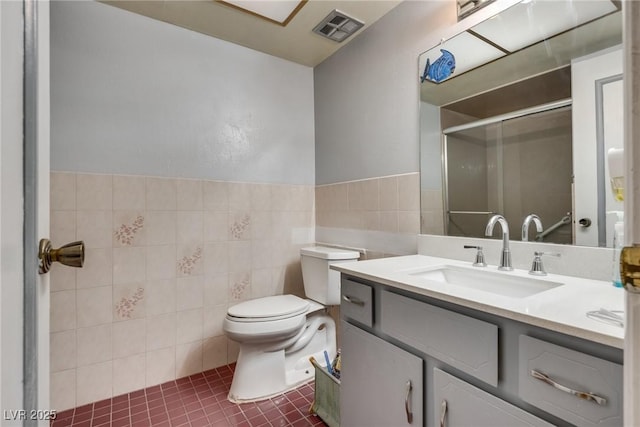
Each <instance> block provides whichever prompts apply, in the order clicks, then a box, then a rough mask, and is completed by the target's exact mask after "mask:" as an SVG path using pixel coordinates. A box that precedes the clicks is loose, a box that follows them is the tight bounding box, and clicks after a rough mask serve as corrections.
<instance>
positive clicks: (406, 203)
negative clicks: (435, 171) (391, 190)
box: [398, 173, 420, 211]
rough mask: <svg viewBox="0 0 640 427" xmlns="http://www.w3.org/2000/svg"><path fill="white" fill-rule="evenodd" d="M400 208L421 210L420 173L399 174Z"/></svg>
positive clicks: (403, 209)
mask: <svg viewBox="0 0 640 427" xmlns="http://www.w3.org/2000/svg"><path fill="white" fill-rule="evenodd" d="M398 209H399V210H401V211H419V210H420V174H418V173H414V174H408V175H400V176H398Z"/></svg>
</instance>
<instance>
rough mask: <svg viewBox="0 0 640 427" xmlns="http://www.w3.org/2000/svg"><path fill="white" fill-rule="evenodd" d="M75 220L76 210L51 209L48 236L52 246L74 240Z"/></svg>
mask: <svg viewBox="0 0 640 427" xmlns="http://www.w3.org/2000/svg"><path fill="white" fill-rule="evenodd" d="M76 221H77V214H76V211H51V217H50V230H49V236H50V240H51V243H52V245H53V247H55V248H57V247H59V246H62V245H66V244H67V243H70V242H73V241H75V240H76ZM81 239H83V238H81Z"/></svg>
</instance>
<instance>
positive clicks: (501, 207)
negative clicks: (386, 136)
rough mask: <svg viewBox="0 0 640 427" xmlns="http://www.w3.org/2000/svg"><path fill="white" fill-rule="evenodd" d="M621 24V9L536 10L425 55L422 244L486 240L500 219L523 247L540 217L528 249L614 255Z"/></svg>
mask: <svg viewBox="0 0 640 427" xmlns="http://www.w3.org/2000/svg"><path fill="white" fill-rule="evenodd" d="M550 7H551V8H552V9H553V10H555V11H556V12H557V11H558V10H560V9H562V10H563V13H562V14H558V13H556V12H553V13H550V12H549V8H550ZM551 16H554V17H558V18H560V17H563V18H567V19H557V20H556V19H550V18H549V17H551ZM621 21H622V19H621V12H620V10H619V7H618V5H617V4H616V3H614V2H611V1H609V0H593V1H578V2H576V1H571V0H567V1H564V0H558V1H545V0H531V1H528V2H522V3H518V4H516V5H514V6H512V7H510V8H509V9H506V10H505V11H503V12H501V13H500V14H498V15H496V16H494V17H492V18H490V19H488V20H486V21H484V22H482V23H480V24H477V25H476V26H474V27H472V28H471V29H469V30H467V31H465V32H464V33H462V34H459V35H456V36H455V37H452V38H451V39H449V40H445V41H443V42H442V43H441V44H440V45H438V46H435V47H433V48H432V49H430V50H428V51H426V52H425V53H423V54H422V55H420V58H419V67H420V68H419V78H420V81H421V83H420V101H421V102H420V132H421V133H420V140H421V148H420V150H421V156H420V157H421V159H420V162H421V164H420V170H421V211H422V212H421V214H422V228H421V231H422V233H424V234H445V235H453V236H468V237H484V229H485V226H486V223H487V220H488V219H489V217H490V215H492V214H494V213H499V214H502V215H503V216H505V218H506V219H507V220H508V222H509V225H510V228H512V229H513V230H514V232H513V233H512V238H513V239H520V237H519V235H520V232H519V231H520V227H521V226H522V223H523V220H524V218H525V217H527V215H529V214H536V215H538V216H539V217H540V218H541V220H542V224H543V231H542V232H537V231H536V227H529V234H528V236H527V238H528V240H532V241H533V240H536V241H538V242H550V243H568V244H577V245H589V246H611V244H612V234H613V229H614V223H615V222H616V221H617V220H618V218H620V217H621V214H620V215H619V214H618V212H621V211H622V202H621V201H620V200H619V199H616V197H615V194H614V191H613V189H612V186H611V184H610V177H611V174H610V172H609V169H608V168H609V166H608V165H609V162H607V153H608V152H609V151H610V149H611V148H622V54H621V47H622V31H621V27H622V22H621ZM487 46H488V47H487ZM443 51H444V52H443ZM445 52H447V53H450V55H451V58H453V61H454V66H453V69H452V70H451V69H447V67H449V68H451V67H450V65H451V63H450V62H451V61H449V62H447V63H445V59H448V60H450V59H451V58H449V57H448V56H446V55H445ZM443 69H444V71H443Z"/></svg>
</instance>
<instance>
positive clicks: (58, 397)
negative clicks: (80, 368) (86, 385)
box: [49, 369, 77, 412]
mask: <svg viewBox="0 0 640 427" xmlns="http://www.w3.org/2000/svg"><path fill="white" fill-rule="evenodd" d="M49 390H50V396H51V409H54V410H56V411H58V412H60V411H64V410H66V409H71V408H75V407H76V406H77V405H76V370H75V369H69V370H66V371H60V372H53V373H52V374H51V382H50V386H49Z"/></svg>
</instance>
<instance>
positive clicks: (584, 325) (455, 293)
mask: <svg viewBox="0 0 640 427" xmlns="http://www.w3.org/2000/svg"><path fill="white" fill-rule="evenodd" d="M444 265H447V266H461V267H468V268H469V269H475V268H478V269H482V270H484V271H491V272H497V273H499V274H505V275H509V276H516V277H523V278H529V279H530V278H533V277H536V278H537V279H539V280H544V281H551V282H560V283H562V284H563V285H562V286H558V287H555V288H553V289H549V290H545V291H543V292H540V293H537V294H534V295H530V296H527V297H524V298H516V297H507V296H503V295H497V294H495V293H492V292H486V291H481V290H476V289H473V288H468V287H461V286H456V285H451V284H447V283H442V282H438V281H434V280H428V279H425V278H423V277H419V276H416V275H412V274H411V273H415V272H417V271H421V270H423V269H427V268H433V267H437V266H444ZM331 268H332V269H334V270H337V271H340V272H342V273H347V274H350V275H352V276H356V277H360V278H363V279H368V280H371V281H375V282H378V283H382V284H384V285H388V286H391V287H394V288H398V289H404V290H406V291H409V292H413V293H416V294H420V295H425V296H428V297H431V298H435V299H438V300H441V301H447V302H450V303H453V304H457V305H460V306H463V307H468V308H472V309H476V310H480V311H483V312H486V313H491V314H495V315H497V316H501V317H505V318H508V319H512V320H517V321H520V322H523V323H527V324H530V325H534V326H538V327H541V328H545V329H549V330H552V331H556V332H560V333H563V334H567V335H571V336H575V337H578V338H583V339H586V340H589V341H594V342H597V343H600V344H605V345H608V346H612V347H616V348H623V347H624V329H623V328H622V327H619V326H616V325H610V324H607V323H605V322H602V321H599V320H594V319H591V318H588V317H587V315H586V313H587V312H588V311H592V310H598V309H600V308H605V309H607V310H623V309H624V290H623V289H620V288H615V287H614V286H612V285H611V284H610V283H609V282H604V281H599V280H589V279H583V278H578V277H571V276H562V275H557V274H551V273H549V274H548V275H547V276H542V277H537V276H531V275H529V274H528V272H527V271H526V270H514V271H510V272H501V271H498V270H497V267H496V266H495V265H489V266H487V267H471V263H469V262H462V261H457V260H452V259H448V258H437V257H431V256H424V255H408V256H399V257H393V258H381V259H374V260H367V261H354V262H345V263H338V264H333V265H332V266H331Z"/></svg>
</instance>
